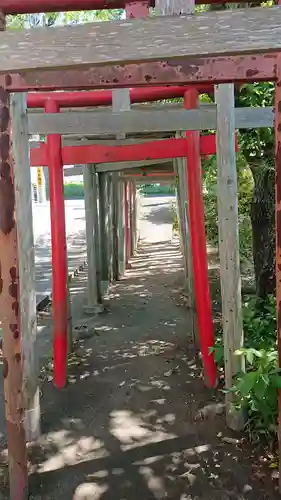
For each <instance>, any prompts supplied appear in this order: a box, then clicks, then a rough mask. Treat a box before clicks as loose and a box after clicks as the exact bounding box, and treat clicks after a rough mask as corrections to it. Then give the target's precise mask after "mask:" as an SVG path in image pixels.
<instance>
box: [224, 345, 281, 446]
mask: <svg viewBox="0 0 281 500" xmlns="http://www.w3.org/2000/svg"><path fill="white" fill-rule="evenodd" d="M236 355H237V356H244V357H245V359H246V363H247V367H248V371H247V372H246V373H240V374H239V375H238V376H237V379H236V382H235V384H234V386H233V387H232V389H231V391H232V392H234V394H235V396H236V398H237V401H239V403H238V405H237V406H238V407H240V408H241V407H242V408H243V409H246V411H247V413H248V420H247V427H248V429H249V432H250V435H251V437H252V438H253V439H257V438H258V437H261V436H264V437H266V438H267V439H268V438H270V437H275V435H276V432H277V415H278V404H277V403H278V389H280V388H281V375H280V370H279V369H278V363H277V358H278V356H277V351H276V349H274V348H271V349H267V350H266V349H259V350H257V349H254V348H252V347H251V348H250V347H249V348H244V349H240V350H238V351H237V352H236Z"/></svg>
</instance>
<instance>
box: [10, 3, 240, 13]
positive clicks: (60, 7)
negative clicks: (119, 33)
mask: <svg viewBox="0 0 281 500" xmlns="http://www.w3.org/2000/svg"><path fill="white" fill-rule="evenodd" d="M135 1H137V2H143V0H134V2H135ZM234 1H236V2H240V3H241V0H234ZM242 1H245V2H246V1H247V0H242ZM126 3H129V2H126V1H125V0H40V1H38V0H25V1H23V0H0V10H2V11H4V12H5V14H32V13H37V12H67V11H71V10H72V11H79V10H102V9H123V8H124V7H125V4H126ZM196 3H197V4H213V3H214V4H215V3H219V4H221V3H227V0H196ZM149 5H150V6H151V7H153V6H154V0H149Z"/></svg>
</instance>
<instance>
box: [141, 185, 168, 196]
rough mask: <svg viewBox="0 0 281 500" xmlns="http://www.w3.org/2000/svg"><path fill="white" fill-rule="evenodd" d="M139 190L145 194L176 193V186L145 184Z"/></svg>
mask: <svg viewBox="0 0 281 500" xmlns="http://www.w3.org/2000/svg"><path fill="white" fill-rule="evenodd" d="M138 190H139V192H140V193H141V194H142V195H144V196H156V195H161V194H162V195H170V194H171V195H172V194H175V186H174V185H173V184H165V185H161V184H143V185H141V186H140V187H139V188H138Z"/></svg>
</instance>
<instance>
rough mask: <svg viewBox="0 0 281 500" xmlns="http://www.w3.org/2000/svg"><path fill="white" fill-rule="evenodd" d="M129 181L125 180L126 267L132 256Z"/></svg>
mask: <svg viewBox="0 0 281 500" xmlns="http://www.w3.org/2000/svg"><path fill="white" fill-rule="evenodd" d="M128 192H129V189H128V182H124V207H125V210H124V217H125V249H126V252H125V253H126V267H128V264H129V258H130V230H129V199H128V194H129V193H128Z"/></svg>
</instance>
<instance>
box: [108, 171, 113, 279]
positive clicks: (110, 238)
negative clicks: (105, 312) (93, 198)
mask: <svg viewBox="0 0 281 500" xmlns="http://www.w3.org/2000/svg"><path fill="white" fill-rule="evenodd" d="M106 195H107V208H108V226H107V231H108V233H107V234H108V236H107V242H108V279H109V283H110V282H111V281H112V275H113V182H112V174H111V173H108V174H107V193H106Z"/></svg>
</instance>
